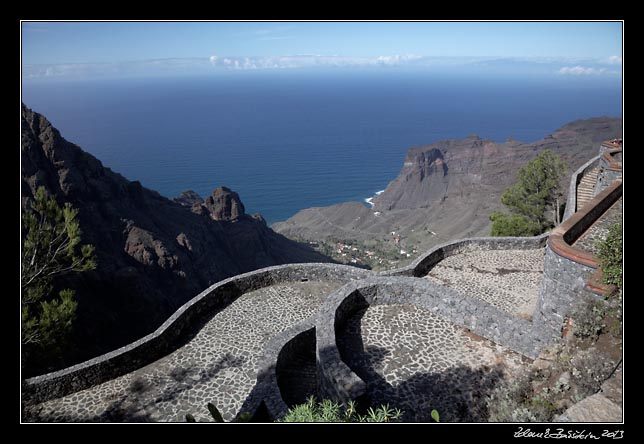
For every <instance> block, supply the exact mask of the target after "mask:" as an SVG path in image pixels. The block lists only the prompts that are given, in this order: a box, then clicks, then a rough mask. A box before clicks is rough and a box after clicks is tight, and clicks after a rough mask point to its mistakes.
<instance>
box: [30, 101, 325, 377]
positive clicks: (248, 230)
mask: <svg viewBox="0 0 644 444" xmlns="http://www.w3.org/2000/svg"><path fill="white" fill-rule="evenodd" d="M21 156H22V157H21V160H22V162H21V164H22V165H21V168H22V187H21V188H22V189H21V192H22V198H23V205H24V204H25V203H26V200H27V199H28V198H30V197H31V196H32V195H33V193H34V192H35V190H36V189H37V188H38V187H39V186H44V187H45V188H46V190H47V192H48V194H49V195H51V196H54V197H55V198H56V199H57V200H58V201H59V203H61V204H62V203H63V202H70V203H71V204H72V205H73V206H74V207H76V208H78V209H79V220H80V227H81V229H82V231H83V234H82V239H83V243H90V244H93V245H94V246H95V247H96V255H97V262H98V267H97V269H96V270H94V271H92V272H88V273H83V274H79V275H76V276H68V277H66V278H65V280H64V281H61V282H58V283H57V284H58V285H60V286H63V285H65V286H71V287H72V288H75V289H76V294H77V299H78V303H79V305H78V319H77V322H76V325H75V330H74V331H75V336H74V338H73V342H74V344H73V346H72V347H70V349H71V350H73V352H70V353H71V354H70V355H69V356H66V361H65V362H64V363H63V364H66V365H70V364H72V363H74V362H78V361H80V360H84V359H87V358H90V357H92V356H96V355H98V354H101V353H103V352H105V351H108V350H113V349H115V348H117V347H119V346H121V345H123V344H126V343H128V342H131V341H133V340H136V339H138V338H140V337H142V336H144V335H145V334H147V333H149V332H151V331H152V330H153V329H154V328H156V327H158V326H159V325H160V324H161V323H162V322H163V321H164V320H165V319H166V318H167V317H168V316H169V315H170V314H171V313H173V312H174V311H175V310H176V309H177V308H178V307H179V306H180V305H181V304H183V303H184V302H185V301H187V300H188V299H190V298H191V297H193V296H195V295H196V294H198V293H199V292H200V291H201V290H203V289H204V288H206V287H208V286H209V285H211V284H214V283H215V282H218V281H220V280H222V279H224V278H227V277H229V276H233V275H236V274H239V273H244V272H247V271H251V270H255V269H258V268H262V267H266V266H271V265H277V264H284V263H291V262H328V258H326V257H325V256H322V255H320V254H318V253H316V252H314V251H312V250H311V249H310V248H309V247H308V246H305V245H301V244H298V243H296V242H293V241H291V240H289V239H287V238H285V237H284V236H282V235H279V234H276V233H275V232H274V231H272V230H271V229H270V228H268V227H267V226H266V223H265V221H264V220H263V219H262V218H261V216H259V217H257V216H255V217H252V216H248V215H246V214H245V213H244V206H243V204H242V203H241V200H240V199H239V196H238V195H237V193H234V192H233V191H231V190H229V189H227V188H224V187H220V188H218V189H216V190H215V191H214V193H213V195H212V196H209V197H208V198H207V199H206V200H205V201H204V200H203V199H201V198H200V197H199V196H198V195H197V194H196V193H194V192H191V191H188V192H184V193H183V194H182V195H181V196H180V197H178V198H176V199H174V200H170V199H167V198H165V197H163V196H161V195H160V194H158V193H157V192H155V191H152V190H149V189H147V188H145V187H144V186H143V185H142V184H141V183H139V182H137V181H130V180H128V179H126V178H125V177H123V176H121V175H120V174H118V173H115V172H113V171H111V170H110V169H109V168H105V167H104V166H103V165H102V164H101V162H100V161H99V160H98V159H96V158H95V157H93V156H92V155H90V154H88V153H86V152H84V151H83V150H82V149H80V148H79V147H78V146H76V145H74V144H73V143H70V142H68V141H67V140H65V139H64V138H63V137H62V136H61V135H60V133H59V132H58V131H57V130H56V129H55V128H54V127H53V126H52V125H51V123H50V122H49V121H47V119H46V118H45V117H43V116H42V115H40V114H38V113H35V112H33V111H32V110H30V109H28V108H26V107H25V106H24V105H23V108H22V147H21ZM42 370H50V369H42Z"/></svg>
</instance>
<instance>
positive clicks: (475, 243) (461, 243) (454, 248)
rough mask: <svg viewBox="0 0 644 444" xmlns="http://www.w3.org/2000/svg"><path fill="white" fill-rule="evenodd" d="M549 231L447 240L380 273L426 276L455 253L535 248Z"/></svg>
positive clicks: (546, 237) (544, 239)
mask: <svg viewBox="0 0 644 444" xmlns="http://www.w3.org/2000/svg"><path fill="white" fill-rule="evenodd" d="M547 239H548V233H544V234H541V235H539V236H534V237H470V238H466V239H458V240H455V241H451V242H447V243H444V244H441V245H437V246H436V247H434V248H432V249H431V250H429V251H428V252H427V253H425V254H424V255H422V256H420V257H418V258H417V259H416V260H415V261H414V262H412V263H411V264H409V265H408V266H406V267H403V268H397V269H395V270H390V271H386V272H383V273H380V275H382V276H413V277H421V276H425V275H426V274H427V273H429V271H430V270H431V269H432V268H433V267H434V266H435V265H436V264H437V263H439V262H440V261H442V260H443V259H445V258H447V257H449V256H453V255H455V254H461V253H468V252H471V251H481V250H533V249H537V248H543V247H544V246H545V245H546V241H547Z"/></svg>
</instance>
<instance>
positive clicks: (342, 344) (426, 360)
mask: <svg viewBox="0 0 644 444" xmlns="http://www.w3.org/2000/svg"><path fill="white" fill-rule="evenodd" d="M338 347H339V350H340V354H341V355H342V359H343V360H344V361H345V362H347V364H348V365H349V366H350V367H351V369H352V370H353V371H355V372H356V374H358V376H360V377H361V378H363V379H364V380H365V381H368V382H367V393H368V395H369V397H370V400H371V403H372V405H380V404H389V405H390V406H391V407H397V408H400V409H401V410H403V411H405V412H406V413H405V414H404V415H403V418H402V419H403V421H422V422H425V421H428V422H431V421H432V420H431V418H430V412H431V410H432V409H437V410H438V411H439V413H440V415H441V421H445V422H447V421H450V422H452V421H456V422H458V421H467V422H476V421H482V420H485V419H486V417H487V414H486V407H485V396H486V395H487V394H489V393H490V391H491V390H492V389H493V388H494V387H495V385H496V384H497V383H498V382H499V381H500V379H501V378H505V377H510V376H511V375H512V374H513V373H514V372H515V371H516V370H517V369H518V368H520V366H521V365H522V357H521V356H520V355H519V354H517V353H514V352H512V351H510V350H508V349H506V348H504V347H502V346H499V345H497V344H494V343H493V342H491V341H488V340H486V339H483V338H481V337H479V336H476V335H474V334H472V333H470V332H467V331H466V330H464V329H462V328H459V327H456V326H455V325H453V324H451V323H450V322H448V321H446V320H444V319H443V318H441V317H439V316H437V315H435V314H433V313H431V312H429V311H426V310H423V309H421V308H418V307H416V306H413V305H377V306H371V307H369V308H368V309H366V310H362V311H360V312H358V313H356V314H355V315H354V316H353V317H352V318H350V320H349V321H348V322H347V325H346V327H345V328H344V329H343V330H342V333H340V334H339V335H338Z"/></svg>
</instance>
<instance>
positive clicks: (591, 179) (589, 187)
mask: <svg viewBox="0 0 644 444" xmlns="http://www.w3.org/2000/svg"><path fill="white" fill-rule="evenodd" d="M598 175H599V167H595V168H593V169H591V170H589V171H588V172H586V174H584V175H583V177H582V178H581V182H579V186H578V187H577V210H576V211H579V210H581V209H582V208H583V206H584V205H586V203H587V202H588V201H589V200H590V199H592V198H593V197H594V195H595V184H596V183H597V176H598Z"/></svg>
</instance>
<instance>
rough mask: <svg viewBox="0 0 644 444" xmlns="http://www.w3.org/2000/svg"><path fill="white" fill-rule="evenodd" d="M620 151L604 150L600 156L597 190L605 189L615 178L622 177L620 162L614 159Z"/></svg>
mask: <svg viewBox="0 0 644 444" xmlns="http://www.w3.org/2000/svg"><path fill="white" fill-rule="evenodd" d="M602 148H604V147H602ZM621 153H622V150H621V149H611V150H606V151H604V152H603V153H602V155H601V156H600V158H599V176H598V178H597V190H598V191H602V190H604V189H606V188H607V187H608V186H609V185H610V184H611V183H613V182H614V181H615V180H617V179H621V178H622V163H621V161H619V160H617V159H616V157H617V156H618V155H621Z"/></svg>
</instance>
